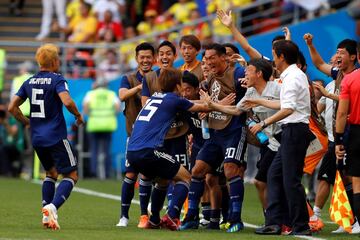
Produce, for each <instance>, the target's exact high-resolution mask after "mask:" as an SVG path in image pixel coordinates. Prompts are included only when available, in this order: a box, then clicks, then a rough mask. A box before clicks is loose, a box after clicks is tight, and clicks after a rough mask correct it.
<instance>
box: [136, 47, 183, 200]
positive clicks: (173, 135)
mask: <svg viewBox="0 0 360 240" xmlns="http://www.w3.org/2000/svg"><path fill="white" fill-rule="evenodd" d="M157 53H158V62H159V65H160V68H159V69H158V70H156V71H153V72H149V73H147V74H146V75H145V78H144V81H143V88H142V92H141V94H142V96H141V101H142V104H143V105H144V104H145V103H146V101H147V99H148V98H149V97H150V96H151V95H152V94H153V93H155V92H159V91H160V87H161V86H160V85H159V83H158V80H159V75H160V72H161V71H162V70H164V69H167V68H171V67H173V64H174V61H175V59H176V56H177V55H176V47H175V46H174V45H173V44H172V43H171V42H169V41H163V42H162V43H161V44H160V45H159V47H158V49H157ZM188 129H189V124H188V122H187V120H186V119H185V117H184V115H183V114H178V115H177V117H176V118H175V120H174V122H173V124H172V125H171V128H170V130H169V132H168V133H167V135H166V137H165V142H164V148H165V149H166V153H168V154H170V155H171V156H172V157H173V158H175V159H176V160H177V161H179V162H180V163H181V164H183V165H184V166H185V168H186V169H188V170H189V169H190V164H189V158H188V155H187V146H186V133H187V131H188ZM172 196H173V194H172V186H170V187H169V191H168V202H169V203H171V198H172Z"/></svg>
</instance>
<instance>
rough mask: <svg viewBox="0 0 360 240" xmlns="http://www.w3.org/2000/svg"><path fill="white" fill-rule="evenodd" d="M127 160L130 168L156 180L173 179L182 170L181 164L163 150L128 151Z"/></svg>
mask: <svg viewBox="0 0 360 240" xmlns="http://www.w3.org/2000/svg"><path fill="white" fill-rule="evenodd" d="M127 159H128V161H129V164H130V166H131V167H132V168H133V169H134V170H135V171H136V172H138V173H141V174H143V175H144V176H146V177H148V178H150V179H154V178H162V179H167V180H171V179H173V178H174V177H175V176H176V174H177V172H178V171H179V168H180V163H179V162H178V161H176V160H175V159H174V158H173V157H172V156H171V155H169V154H167V153H165V152H164V150H163V149H161V150H160V149H152V148H145V149H141V150H138V151H128V152H127Z"/></svg>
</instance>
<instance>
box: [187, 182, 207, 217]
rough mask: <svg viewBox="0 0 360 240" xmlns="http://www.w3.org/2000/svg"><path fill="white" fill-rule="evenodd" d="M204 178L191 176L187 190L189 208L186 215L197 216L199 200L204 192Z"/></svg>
mask: <svg viewBox="0 0 360 240" xmlns="http://www.w3.org/2000/svg"><path fill="white" fill-rule="evenodd" d="M204 188H205V185H204V178H202V179H199V178H195V177H192V178H191V184H190V190H189V209H188V213H187V216H189V217H194V218H198V217H199V202H200V198H201V196H202V195H203V193H204Z"/></svg>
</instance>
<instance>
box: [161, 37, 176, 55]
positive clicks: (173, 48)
mask: <svg viewBox="0 0 360 240" xmlns="http://www.w3.org/2000/svg"><path fill="white" fill-rule="evenodd" d="M163 46H168V47H169V48H171V51H172V52H173V53H174V55H176V47H175V46H174V44H172V43H171V42H169V41H168V40H165V41H162V42H161V43H160V45H159V47H158V48H157V53H159V50H160V48H162V47H163Z"/></svg>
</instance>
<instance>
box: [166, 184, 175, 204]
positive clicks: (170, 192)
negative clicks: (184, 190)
mask: <svg viewBox="0 0 360 240" xmlns="http://www.w3.org/2000/svg"><path fill="white" fill-rule="evenodd" d="M173 191H174V184H173V183H170V184H169V187H168V189H167V200H168V204H167V205H168V208H169V207H170V204H171V201H172V198H173Z"/></svg>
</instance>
